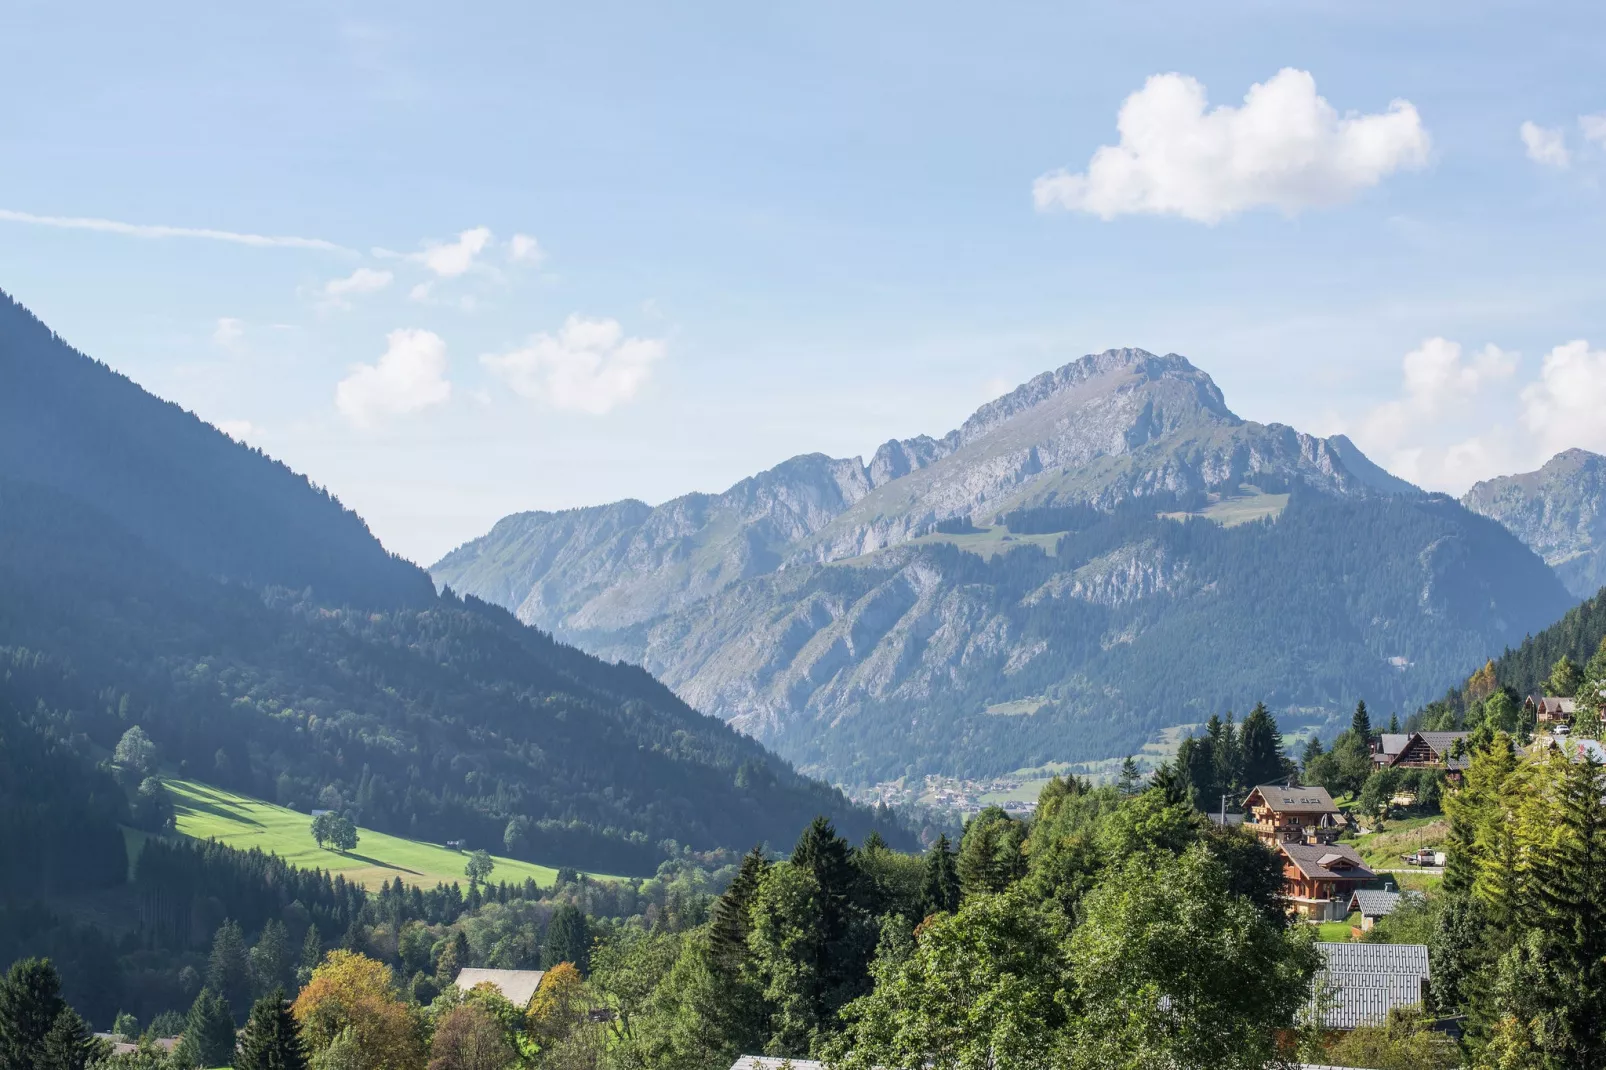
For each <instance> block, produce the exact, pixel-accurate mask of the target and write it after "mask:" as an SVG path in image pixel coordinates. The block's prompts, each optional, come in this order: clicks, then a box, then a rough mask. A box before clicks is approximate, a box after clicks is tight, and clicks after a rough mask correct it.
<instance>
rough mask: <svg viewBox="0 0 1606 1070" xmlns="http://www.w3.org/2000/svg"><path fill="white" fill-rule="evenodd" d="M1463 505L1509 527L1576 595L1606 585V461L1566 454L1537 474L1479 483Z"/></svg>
mask: <svg viewBox="0 0 1606 1070" xmlns="http://www.w3.org/2000/svg"><path fill="white" fill-rule="evenodd" d="M1461 502H1462V504H1464V505H1465V506H1466V507H1467V508H1468V509H1471V510H1472V511H1474V512H1477V513H1482V514H1483V515H1484V516H1488V517H1493V518H1494V519H1495V520H1498V521H1500V523H1502V524H1504V525H1505V526H1506V527H1507V528H1509V529H1510V530H1511V531H1512V533H1513V534H1515V535H1516V536H1517V537H1518V538H1519V539H1521V540H1522V541H1523V542H1525V543H1527V544H1528V545H1529V546H1530V547H1532V548H1533V550H1534V552H1535V553H1537V554H1539V555H1540V556H1541V557H1543V558H1544V559H1545V560H1546V561H1547V562H1549V563H1550V567H1551V568H1553V569H1555V570H1556V575H1558V576H1560V577H1561V581H1562V582H1563V583H1565V584H1566V585H1567V589H1568V590H1569V591H1571V592H1572V593H1573V594H1574V595H1576V596H1577V597H1579V598H1589V597H1592V596H1593V595H1594V594H1595V593H1596V592H1597V591H1599V590H1600V589H1601V587H1603V586H1606V457H1602V456H1600V455H1599V454H1598V453H1590V452H1589V451H1588V450H1577V449H1574V450H1566V451H1565V452H1562V453H1558V454H1556V456H1554V457H1552V458H1551V459H1550V460H1549V461H1547V462H1545V465H1544V467H1542V468H1540V469H1539V470H1538V471H1537V472H1526V473H1523V474H1521V475H1514V476H1501V477H1499V478H1498V479H1488V480H1485V481H1484V482H1482V483H1478V484H1476V485H1475V486H1474V487H1473V488H1472V489H1471V490H1469V491H1467V493H1466V495H1465V496H1464V497H1463V498H1462V499H1461Z"/></svg>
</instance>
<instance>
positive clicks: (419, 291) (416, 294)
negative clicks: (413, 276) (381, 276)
mask: <svg viewBox="0 0 1606 1070" xmlns="http://www.w3.org/2000/svg"><path fill="white" fill-rule="evenodd" d="M434 288H435V284H434V283H433V282H421V283H419V284H418V285H417V286H414V287H413V288H412V289H411V290H408V291H407V300H409V301H417V302H418V303H419V304H423V303H424V302H425V301H428V300H429V294H430V291H431V290H433V289H434Z"/></svg>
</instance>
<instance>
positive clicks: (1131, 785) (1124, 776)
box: [1115, 754, 1142, 795]
mask: <svg viewBox="0 0 1606 1070" xmlns="http://www.w3.org/2000/svg"><path fill="white" fill-rule="evenodd" d="M1141 780H1142V774H1141V773H1139V772H1138V761H1137V759H1136V758H1134V757H1133V756H1132V755H1130V754H1128V755H1127V756H1126V758H1125V759H1123V760H1122V762H1121V775H1120V777H1119V778H1118V779H1117V780H1116V782H1115V789H1116V790H1117V791H1119V792H1120V793H1121V794H1122V795H1136V794H1137V793H1138V785H1139V783H1140V781H1141Z"/></svg>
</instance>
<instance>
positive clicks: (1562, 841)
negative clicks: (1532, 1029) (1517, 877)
mask: <svg viewBox="0 0 1606 1070" xmlns="http://www.w3.org/2000/svg"><path fill="white" fill-rule="evenodd" d="M1555 764H1556V765H1559V766H1561V767H1562V768H1561V770H1560V780H1561V784H1560V800H1559V801H1560V814H1559V818H1560V820H1559V822H1558V825H1559V828H1558V832H1559V835H1556V836H1554V837H1552V838H1551V839H1550V840H1549V850H1548V851H1547V852H1546V857H1545V858H1544V859H1543V861H1542V862H1541V869H1540V876H1539V880H1538V884H1539V899H1540V901H1541V904H1542V910H1543V913H1544V915H1545V916H1544V919H1543V926H1544V928H1545V929H1546V930H1548V931H1549V932H1550V933H1551V934H1553V935H1554V936H1556V937H1559V940H1558V941H1557V942H1558V944H1559V948H1560V955H1561V969H1562V973H1563V977H1562V983H1561V984H1560V985H1559V986H1557V988H1558V991H1560V992H1563V993H1565V997H1564V998H1565V1000H1566V1003H1565V1005H1564V1006H1563V1007H1561V1008H1559V1011H1560V1017H1561V1018H1562V1020H1563V1022H1564V1023H1565V1027H1564V1029H1563V1033H1564V1035H1565V1036H1566V1041H1567V1048H1568V1057H1569V1063H1570V1065H1575V1066H1599V1065H1601V1063H1602V1061H1603V1060H1606V767H1603V766H1602V765H1601V764H1600V763H1599V762H1597V761H1596V760H1595V759H1594V757H1593V756H1591V755H1589V754H1588V753H1587V752H1586V753H1585V754H1584V755H1583V756H1581V759H1580V760H1578V761H1566V760H1565V759H1560V758H1558V759H1556V761H1555Z"/></svg>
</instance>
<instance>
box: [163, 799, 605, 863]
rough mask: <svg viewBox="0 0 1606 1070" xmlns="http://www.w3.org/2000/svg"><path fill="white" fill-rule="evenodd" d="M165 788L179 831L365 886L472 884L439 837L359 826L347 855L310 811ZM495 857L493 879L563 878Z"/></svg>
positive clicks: (460, 856) (462, 859) (461, 857)
mask: <svg viewBox="0 0 1606 1070" xmlns="http://www.w3.org/2000/svg"><path fill="white" fill-rule="evenodd" d="M167 787H168V789H169V790H170V791H171V792H172V794H173V809H174V811H175V812H176V816H177V818H178V831H179V832H181V833H183V834H184V835H185V836H191V837H194V838H195V839H198V840H205V839H216V840H217V841H218V842H219V843H224V844H227V845H228V846H230V847H238V848H239V849H241V850H244V851H248V850H250V849H251V848H253V847H260V848H261V849H262V850H263V851H266V852H269V853H272V854H276V855H278V856H279V857H280V858H282V859H284V860H285V861H286V862H288V863H290V864H291V865H293V866H299V867H302V868H305V869H323V870H328V871H329V872H332V873H339V874H341V875H342V876H344V877H345V878H346V880H348V881H354V882H356V883H358V884H361V885H363V886H364V887H366V888H377V887H378V886H379V884H380V883H381V882H382V881H388V880H393V879H394V878H396V877H400V878H401V879H402V881H403V882H405V883H407V884H417V885H422V886H424V887H426V888H432V887H434V886H435V885H436V884H437V883H439V882H442V881H444V882H445V883H447V884H450V883H452V882H453V881H456V882H458V883H459V884H464V885H466V884H467V883H468V879H467V878H466V877H465V876H464V875H463V866H464V865H465V864H466V863H467V862H468V855H467V854H465V853H463V852H460V851H454V850H451V849H450V848H447V847H442V846H440V845H439V844H434V843H421V842H419V841H417V840H408V839H403V838H402V837H400V836H390V835H387V834H386V833H383V832H375V831H373V830H372V829H365V828H360V827H359V828H358V830H357V832H358V840H357V846H356V848H355V849H353V850H352V851H350V852H349V853H345V854H342V853H341V852H339V851H336V850H333V849H332V848H320V847H319V846H318V845H317V844H316V843H314V842H313V840H312V832H311V828H312V818H310V817H309V816H307V815H306V814H303V813H299V812H298V811H295V810H291V809H289V808H287V807H283V806H275V805H274V804H272V803H268V802H263V801H262V800H260V799H252V798H248V797H247V796H244V795H235V794H234V793H232V792H228V791H224V790H223V789H221V788H214V787H212V786H210V785H208V784H201V783H197V782H195V781H193V780H169V781H167ZM492 857H493V858H496V869H495V871H493V872H492V874H491V880H492V881H507V882H509V883H510V884H511V883H515V882H517V883H523V881H524V878H526V877H534V878H535V881H536V883H537V884H540V885H542V886H543V887H546V886H550V885H551V884H552V882H553V880H554V879H555V878H556V877H557V870H555V869H552V868H550V867H547V866H537V865H534V864H532V863H529V862H519V861H516V860H515V859H511V858H500V857H496V856H494V855H493V856H492ZM594 876H600V875H596V874H594Z"/></svg>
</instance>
